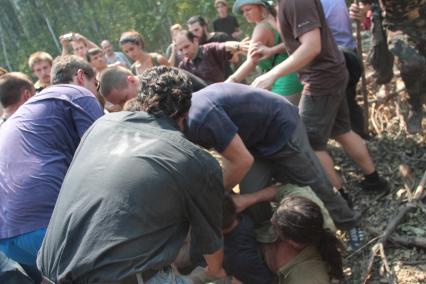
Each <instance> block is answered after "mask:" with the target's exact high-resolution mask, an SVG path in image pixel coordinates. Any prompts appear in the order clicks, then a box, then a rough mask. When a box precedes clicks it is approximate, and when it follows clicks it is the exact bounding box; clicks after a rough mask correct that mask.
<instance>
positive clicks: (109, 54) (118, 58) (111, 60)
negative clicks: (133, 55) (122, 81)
mask: <svg viewBox="0 0 426 284" xmlns="http://www.w3.org/2000/svg"><path fill="white" fill-rule="evenodd" d="M101 48H102V50H103V51H104V53H105V58H106V60H107V64H108V65H109V66H123V67H126V68H130V65H131V64H130V62H129V60H128V59H127V57H126V56H125V55H124V54H123V53H122V52H119V51H114V47H113V46H112V44H111V42H110V41H109V40H107V39H105V40H103V41H102V42H101Z"/></svg>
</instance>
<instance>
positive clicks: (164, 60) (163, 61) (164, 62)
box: [157, 54, 170, 66]
mask: <svg viewBox="0 0 426 284" xmlns="http://www.w3.org/2000/svg"><path fill="white" fill-rule="evenodd" d="M157 60H158V63H159V64H161V65H164V66H170V63H169V60H167V58H166V57H164V56H163V55H161V54H158V55H157Z"/></svg>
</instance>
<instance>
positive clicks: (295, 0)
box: [283, 0, 322, 39]
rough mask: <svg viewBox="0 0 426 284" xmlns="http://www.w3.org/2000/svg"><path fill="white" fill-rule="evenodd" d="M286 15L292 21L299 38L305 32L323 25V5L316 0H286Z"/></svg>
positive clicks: (294, 32) (295, 34)
mask: <svg viewBox="0 0 426 284" xmlns="http://www.w3.org/2000/svg"><path fill="white" fill-rule="evenodd" d="M285 2H286V3H285V4H283V5H285V6H284V17H286V19H287V21H288V22H289V23H290V25H291V27H292V32H293V35H294V37H295V38H296V39H297V38H299V37H300V36H302V35H303V34H305V33H307V32H310V31H312V30H313V29H315V28H319V27H321V21H320V15H319V13H320V12H321V9H322V8H321V7H318V6H317V5H318V4H319V5H321V3H319V1H316V0H288V1H285Z"/></svg>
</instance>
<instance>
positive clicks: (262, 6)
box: [227, 0, 303, 105]
mask: <svg viewBox="0 0 426 284" xmlns="http://www.w3.org/2000/svg"><path fill="white" fill-rule="evenodd" d="M233 12H234V13H235V14H237V13H239V14H243V15H244V17H245V18H246V20H247V22H249V23H255V24H256V25H255V27H254V29H253V33H252V37H251V40H252V43H251V45H252V46H259V45H265V46H267V47H275V46H278V45H279V44H280V43H281V37H280V34H279V32H278V31H277V28H276V19H275V17H276V12H275V9H274V8H273V7H272V6H270V4H269V3H268V2H267V1H264V0H237V1H236V2H235V4H234V7H233ZM287 57H288V55H287V54H286V53H277V54H274V55H273V56H271V57H269V58H265V59H261V58H259V57H254V56H250V54H249V55H248V56H247V59H246V61H245V62H244V63H243V64H242V65H241V66H240V68H238V70H237V71H235V73H234V74H232V75H231V76H230V77H229V78H228V79H227V82H241V81H242V80H244V79H245V78H246V77H247V76H248V75H249V74H250V73H251V72H253V71H254V70H255V69H256V66H259V67H260V68H261V69H262V71H263V72H267V71H269V70H271V69H272V68H273V67H274V66H276V65H278V64H280V63H281V62H283V61H284V60H285V59H286V58H287ZM302 88H303V87H302V85H301V84H300V82H299V79H298V78H297V75H296V74H295V73H291V74H289V75H287V76H284V77H281V78H279V79H278V80H276V81H275V83H274V84H273V86H272V92H274V93H277V94H279V95H282V96H285V97H286V98H287V99H288V100H289V101H290V102H292V103H293V104H294V105H298V103H299V99H300V93H301V91H302Z"/></svg>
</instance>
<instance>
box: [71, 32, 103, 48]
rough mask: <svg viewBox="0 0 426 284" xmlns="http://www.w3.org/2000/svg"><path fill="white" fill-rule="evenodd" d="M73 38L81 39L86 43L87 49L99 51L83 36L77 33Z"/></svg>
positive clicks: (95, 45)
mask: <svg viewBox="0 0 426 284" xmlns="http://www.w3.org/2000/svg"><path fill="white" fill-rule="evenodd" d="M73 37H74V39H82V40H83V41H84V42H85V43H86V45H87V48H88V49H91V48H99V49H101V48H100V47H99V46H98V45H97V44H96V43H94V42H93V41H91V40H89V39H87V38H86V37H85V36H83V35H81V34H79V33H75V34H74V36H73Z"/></svg>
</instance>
